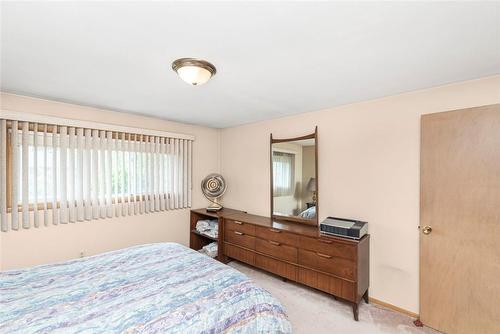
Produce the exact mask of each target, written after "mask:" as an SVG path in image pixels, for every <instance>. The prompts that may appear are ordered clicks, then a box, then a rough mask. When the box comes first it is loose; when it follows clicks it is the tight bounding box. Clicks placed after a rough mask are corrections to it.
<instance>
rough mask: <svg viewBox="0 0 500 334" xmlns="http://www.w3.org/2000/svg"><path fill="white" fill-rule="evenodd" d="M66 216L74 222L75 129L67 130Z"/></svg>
mask: <svg viewBox="0 0 500 334" xmlns="http://www.w3.org/2000/svg"><path fill="white" fill-rule="evenodd" d="M68 130H69V131H68V216H69V222H71V223H74V222H76V212H75V193H76V187H75V186H76V180H75V174H76V173H75V148H76V132H75V131H76V129H75V128H74V127H70V128H69V129H68Z"/></svg>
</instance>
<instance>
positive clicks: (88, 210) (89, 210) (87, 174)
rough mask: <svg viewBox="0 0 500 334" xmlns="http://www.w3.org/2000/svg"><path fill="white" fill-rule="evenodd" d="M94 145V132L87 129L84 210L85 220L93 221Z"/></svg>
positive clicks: (84, 158)
mask: <svg viewBox="0 0 500 334" xmlns="http://www.w3.org/2000/svg"><path fill="white" fill-rule="evenodd" d="M91 145H92V131H91V130H90V129H85V150H84V155H83V177H84V179H83V192H84V209H85V215H84V218H85V220H91V218H92V204H91V203H92V202H91V194H90V185H91V182H92V181H91V158H90V149H91Z"/></svg>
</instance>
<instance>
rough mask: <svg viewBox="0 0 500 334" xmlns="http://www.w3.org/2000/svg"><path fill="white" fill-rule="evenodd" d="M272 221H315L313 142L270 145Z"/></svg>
mask: <svg viewBox="0 0 500 334" xmlns="http://www.w3.org/2000/svg"><path fill="white" fill-rule="evenodd" d="M271 153H272V154H271V156H272V164H271V167H272V201H273V203H272V208H273V217H275V218H285V219H286V218H292V219H291V220H297V221H302V220H305V221H312V223H313V224H314V223H315V222H316V139H315V138H308V139H301V140H291V141H281V140H280V142H278V143H276V142H272V144H271Z"/></svg>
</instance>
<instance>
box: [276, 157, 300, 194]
mask: <svg viewBox="0 0 500 334" xmlns="http://www.w3.org/2000/svg"><path fill="white" fill-rule="evenodd" d="M273 184H274V189H273V193H274V196H291V195H293V193H294V184H295V155H294V154H291V153H285V152H278V151H274V152H273Z"/></svg>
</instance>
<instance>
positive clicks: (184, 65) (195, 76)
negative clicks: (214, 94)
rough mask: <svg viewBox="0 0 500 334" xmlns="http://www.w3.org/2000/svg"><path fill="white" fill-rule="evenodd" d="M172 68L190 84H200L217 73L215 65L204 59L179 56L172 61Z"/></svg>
mask: <svg viewBox="0 0 500 334" xmlns="http://www.w3.org/2000/svg"><path fill="white" fill-rule="evenodd" d="M172 69H173V70H174V71H175V72H177V74H178V75H179V77H181V79H182V80H184V81H185V82H187V83H188V84H190V85H193V86H197V85H202V84H204V83H205V82H207V81H208V80H210V78H211V77H213V76H214V75H215V73H217V70H216V69H215V66H214V65H212V64H210V63H209V62H208V61H206V60H202V59H196V58H180V59H177V60H175V61H174V62H173V63H172Z"/></svg>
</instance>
